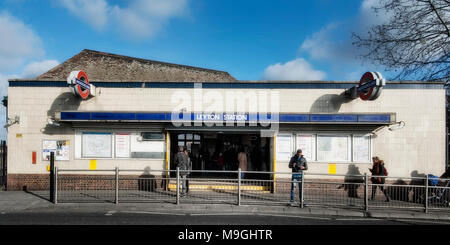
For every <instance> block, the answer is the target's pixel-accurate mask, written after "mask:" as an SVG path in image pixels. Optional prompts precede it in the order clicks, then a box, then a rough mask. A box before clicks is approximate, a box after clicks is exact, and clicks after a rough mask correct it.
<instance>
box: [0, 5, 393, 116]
mask: <svg viewBox="0 0 450 245" xmlns="http://www.w3.org/2000/svg"><path fill="white" fill-rule="evenodd" d="M374 4H377V1H376V0H345V1H337V0H315V1H292V0H291V1H287V0H277V1H265V0H3V1H1V2H0V37H1V38H0V96H5V95H6V94H7V79H11V78H34V77H36V76H38V75H39V74H42V73H44V72H45V71H47V70H49V69H51V68H52V67H54V66H56V65H58V64H60V63H62V62H64V61H65V60H67V59H69V58H70V57H72V56H74V55H75V54H77V53H79V52H80V51H81V50H83V49H93V50H98V51H103V52H110V53H115V54H120V55H127V56H133V57H139V58H144V59H151V60H158V61H164V62H170V63H176V64H183V65H190V66H198V67H203V68H210V69H216V70H222V71H227V72H229V73H230V74H231V75H232V76H234V77H235V78H236V79H238V80H332V81H344V80H353V81H357V80H359V79H360V77H361V75H362V74H363V73H364V72H365V71H369V70H371V71H372V70H377V71H380V72H382V73H383V69H382V68H380V67H375V66H373V65H371V64H369V63H367V62H366V63H362V61H361V60H359V59H357V55H358V53H359V52H360V51H358V50H357V49H355V48H354V47H353V46H352V44H351V33H352V32H357V33H364V32H366V31H367V28H368V27H369V26H370V25H372V24H376V23H380V22H382V21H384V20H385V19H386V16H375V15H374V14H373V13H372V12H371V9H370V7H371V6H374ZM383 74H385V73H383ZM1 110H4V109H3V108H1V109H0V114H4V113H3V112H2V111H1Z"/></svg>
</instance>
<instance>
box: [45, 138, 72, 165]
mask: <svg viewBox="0 0 450 245" xmlns="http://www.w3.org/2000/svg"><path fill="white" fill-rule="evenodd" d="M50 152H54V153H55V161H69V152H70V146H69V141H68V140H43V141H42V160H44V161H50Z"/></svg>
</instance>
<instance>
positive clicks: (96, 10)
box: [60, 0, 188, 39]
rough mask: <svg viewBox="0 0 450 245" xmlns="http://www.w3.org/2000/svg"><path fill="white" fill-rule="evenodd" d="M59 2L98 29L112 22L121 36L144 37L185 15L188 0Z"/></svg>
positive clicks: (84, 0) (66, 0) (87, 0)
mask: <svg viewBox="0 0 450 245" xmlns="http://www.w3.org/2000/svg"><path fill="white" fill-rule="evenodd" d="M60 1H61V3H62V6H63V7H65V8H67V9H68V10H69V11H70V12H71V13H72V14H74V15H75V16H77V17H79V18H81V19H83V20H84V21H85V22H86V23H88V24H91V25H92V26H93V27H94V28H95V29H97V30H99V31H100V30H103V29H105V28H106V27H107V26H108V25H109V26H111V27H112V28H114V29H116V31H117V32H118V33H119V34H120V35H121V36H122V37H125V38H131V39H145V38H149V37H152V36H154V35H155V34H156V33H158V31H160V30H161V28H162V27H163V26H164V25H165V24H166V23H167V22H168V21H169V20H170V19H171V18H175V17H182V16H183V15H185V14H186V11H187V1H188V0H133V1H129V2H128V3H129V4H128V6H125V7H123V6H119V5H110V4H108V2H107V1H106V0H60ZM81 13H83V14H81ZM116 27H118V28H116Z"/></svg>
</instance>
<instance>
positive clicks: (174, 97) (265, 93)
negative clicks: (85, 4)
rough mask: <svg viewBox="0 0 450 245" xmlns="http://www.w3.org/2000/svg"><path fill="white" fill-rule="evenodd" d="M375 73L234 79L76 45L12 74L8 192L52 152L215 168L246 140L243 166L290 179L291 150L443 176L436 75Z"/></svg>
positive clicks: (105, 161) (85, 162)
mask: <svg viewBox="0 0 450 245" xmlns="http://www.w3.org/2000/svg"><path fill="white" fill-rule="evenodd" d="M371 74H378V73H371ZM361 75H363V74H361ZM378 75H379V74H378ZM70 76H71V77H70ZM68 77H69V78H68ZM374 79H375V78H373V77H372V78H371V79H368V80H367V82H364V83H361V81H241V80H236V79H235V78H234V77H232V76H231V75H230V74H228V73H227V72H223V71H217V70H211V69H204V68H198V67H191V66H185V65H177V64H170V63H164V62H158V61H152V60H146V59H139V58H133V57H127V56H122V55H116V54H110V53H104V52H98V51H93V50H83V51H81V52H80V53H79V54H77V55H75V56H73V57H72V58H70V59H69V60H67V61H65V62H64V63H62V64H60V65H58V66H57V67H55V68H53V69H51V70H49V71H48V72H46V73H44V74H42V75H40V76H39V77H37V78H35V79H10V80H9V87H8V104H7V105H8V106H7V114H8V125H7V130H8V139H7V142H8V159H7V161H8V178H7V180H8V185H7V186H8V190H15V189H22V188H23V187H24V186H28V188H36V189H38V188H44V186H46V185H47V184H46V181H47V180H48V174H49V172H48V171H49V168H48V167H49V164H50V163H49V156H50V152H52V151H53V152H55V155H56V161H55V165H56V166H57V167H58V168H59V169H79V170H86V172H85V174H92V172H90V171H89V170H94V169H96V170H102V169H108V170H111V169H114V168H116V167H118V168H119V169H132V170H144V169H147V170H167V169H170V170H173V169H175V166H174V164H173V161H172V160H173V156H174V154H175V153H176V151H177V147H178V146H184V147H187V148H188V150H189V151H190V154H191V157H192V159H193V168H194V170H217V169H218V168H217V166H216V160H217V157H218V154H219V153H222V154H223V155H224V156H227V157H228V159H230V158H232V157H233V156H234V155H235V154H237V153H236V151H237V148H239V147H243V148H244V149H245V151H246V152H247V155H248V159H249V163H248V169H247V170H248V171H269V172H279V174H275V175H270V177H269V178H271V179H277V178H278V179H279V178H289V175H288V174H285V173H288V172H290V169H289V168H288V161H289V159H290V157H291V156H292V155H293V154H294V153H295V151H296V149H298V148H301V149H302V150H303V153H304V155H305V157H306V158H307V160H308V163H309V170H308V172H311V173H318V174H331V175H333V174H336V175H339V174H364V173H368V174H370V172H369V171H368V168H370V167H371V164H372V163H371V158H372V157H373V156H379V157H380V158H381V159H383V160H384V161H385V164H386V167H387V169H388V171H389V175H390V176H398V177H411V176H414V175H419V174H428V173H431V174H435V175H441V174H442V173H443V172H444V171H445V168H446V157H447V156H446V155H447V154H446V144H447V139H446V125H445V120H446V109H445V100H446V97H445V90H444V84H443V83H441V82H417V81H384V80H383V79H382V78H381V77H378V79H376V81H375V80H374ZM77 80H78V81H81V83H79V84H77V82H76V81H77ZM363 86H365V87H363ZM83 97H84V98H83ZM369 97H370V98H369ZM221 169H223V168H221ZM225 169H227V170H237V165H236V164H235V161H234V162H233V161H232V163H230V164H228V163H227V166H225ZM136 174H138V173H136ZM322 177H323V176H322ZM317 178H321V177H320V176H317ZM326 178H330V177H329V176H327V177H326Z"/></svg>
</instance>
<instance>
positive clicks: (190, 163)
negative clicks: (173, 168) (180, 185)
mask: <svg viewBox="0 0 450 245" xmlns="http://www.w3.org/2000/svg"><path fill="white" fill-rule="evenodd" d="M183 152H184V154H185V155H186V156H187V170H188V171H187V172H186V194H187V193H188V192H189V179H187V177H188V176H189V174H190V173H191V170H192V160H191V157H190V156H189V151H188V150H187V148H186V147H185V148H184V149H183Z"/></svg>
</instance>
